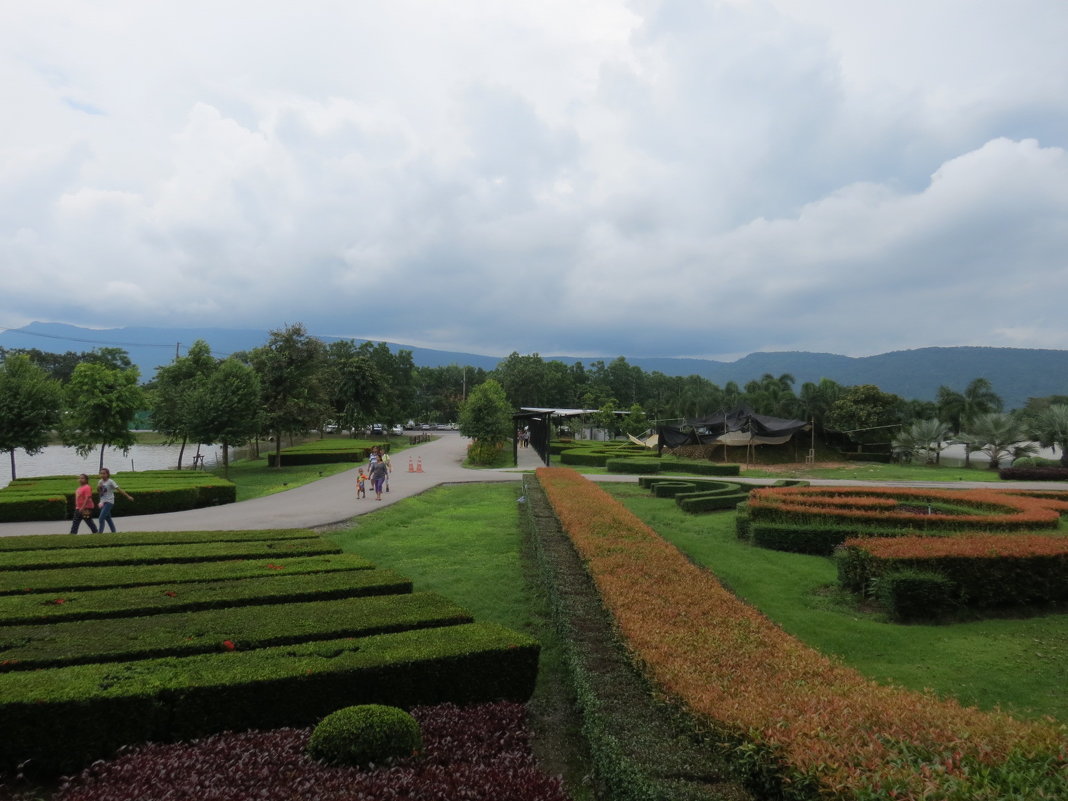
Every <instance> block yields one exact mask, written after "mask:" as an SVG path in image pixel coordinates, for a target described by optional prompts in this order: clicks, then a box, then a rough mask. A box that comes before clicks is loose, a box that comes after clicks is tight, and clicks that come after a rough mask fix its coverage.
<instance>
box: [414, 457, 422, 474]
mask: <svg viewBox="0 0 1068 801" xmlns="http://www.w3.org/2000/svg"><path fill="white" fill-rule="evenodd" d="M415 472H417V473H422V472H423V457H422V456H420V457H419V461H418V462H416V463H415Z"/></svg>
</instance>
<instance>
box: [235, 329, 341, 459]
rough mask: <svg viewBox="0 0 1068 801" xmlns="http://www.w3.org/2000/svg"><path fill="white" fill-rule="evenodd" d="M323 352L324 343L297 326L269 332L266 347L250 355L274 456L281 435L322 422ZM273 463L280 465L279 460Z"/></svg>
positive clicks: (278, 449)
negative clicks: (272, 438) (272, 437)
mask: <svg viewBox="0 0 1068 801" xmlns="http://www.w3.org/2000/svg"><path fill="white" fill-rule="evenodd" d="M325 352H326V349H325V346H324V345H323V343H322V342H321V341H320V340H318V339H315V338H314V337H312V336H309V335H308V332H307V329H305V328H304V326H303V325H302V324H300V323H296V324H294V325H291V326H288V327H287V328H284V329H281V330H276V331H271V334H270V338H269V339H268V341H267V344H266V345H263V346H261V347H259V348H256V349H255V350H253V351H252V352H251V353H250V354H249V358H250V359H251V362H252V367H253V368H254V369H255V370H256V373H257V374H258V375H259V379H260V393H261V405H262V409H263V424H264V426H265V428H266V430H267V431H270V432H271V433H273V434H274V437H275V443H274V444H275V454H276V455H277V454H279V453H280V452H281V450H282V437H283V436H284V435H286V434H297V433H300V432H303V431H308V430H311V429H314V428H317V427H318V424H319V422H320V420H321V419H322V415H323V409H324V406H325V399H324V392H323V389H322V383H321V378H322V375H321V368H322V366H323V362H324V358H325ZM276 464H278V465H279V466H281V459H277V458H276Z"/></svg>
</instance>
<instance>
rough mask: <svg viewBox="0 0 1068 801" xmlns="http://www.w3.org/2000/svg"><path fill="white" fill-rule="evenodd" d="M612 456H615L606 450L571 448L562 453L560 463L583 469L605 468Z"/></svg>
mask: <svg viewBox="0 0 1068 801" xmlns="http://www.w3.org/2000/svg"><path fill="white" fill-rule="evenodd" d="M611 455H614V454H611V453H610V452H609V451H606V450H605V449H604V448H570V449H568V450H564V451H560V462H561V464H573V465H581V466H583V467H604V465H605V462H606V461H608V457H609V456H611Z"/></svg>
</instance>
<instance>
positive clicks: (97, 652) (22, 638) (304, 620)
mask: <svg viewBox="0 0 1068 801" xmlns="http://www.w3.org/2000/svg"><path fill="white" fill-rule="evenodd" d="M471 622H473V621H472V618H471V616H470V615H469V614H468V613H467V611H466V610H464V609H462V608H460V607H459V606H457V605H455V604H453V603H452V602H450V601H448V600H446V599H445V598H443V597H441V596H440V595H435V594H434V593H427V592H423V593H410V594H401V595H385V596H382V595H380V596H365V597H351V598H336V599H332V600H328V601H305V602H302V603H287V604H279V605H274V606H271V607H270V608H266V607H264V606H258V605H257V606H238V607H228V608H223V609H208V610H204V611H199V612H172V613H167V614H159V615H152V616H150V617H133V618H130V617H127V618H107V619H104V620H77V621H71V622H67V623H49V624H47V625H39V626H29V625H26V626H3V627H0V672H3V671H8V670H33V669H36V668H41V667H56V666H59V665H71V664H85V663H90V662H125V661H132V660H135V659H148V658H156V657H164V656H189V655H192V654H199V653H212V652H217V651H221V650H225V649H230V650H238V651H247V650H250V649H253V648H266V647H269V646H273V645H285V644H287V643H296V642H307V641H310V640H328V639H337V638H339V637H366V636H369V635H371V634H386V633H389V632H394V631H407V630H410V629H418V628H431V627H435V626H455V625H459V624H461V623H471Z"/></svg>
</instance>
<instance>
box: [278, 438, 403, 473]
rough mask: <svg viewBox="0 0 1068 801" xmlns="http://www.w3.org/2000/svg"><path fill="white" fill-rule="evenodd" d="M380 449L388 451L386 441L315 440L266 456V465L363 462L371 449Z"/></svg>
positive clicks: (285, 465)
mask: <svg viewBox="0 0 1068 801" xmlns="http://www.w3.org/2000/svg"><path fill="white" fill-rule="evenodd" d="M376 446H377V447H380V448H382V449H383V450H385V451H387V452H388V451H389V449H390V443H389V442H387V441H382V442H371V441H369V440H360V439H352V440H339V439H316V440H310V441H308V442H304V443H301V444H300V445H294V446H292V447H289V448H283V449H282V451H281V453H269V454H267V465H268V466H269V467H277V466H278V464H279V462H280V463H281V465H282V466H283V467H293V466H296V465H306V464H333V463H337V462H352V463H359V462H365V461H367V459H368V458H369V457H370V455H371V448H373V447H376Z"/></svg>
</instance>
